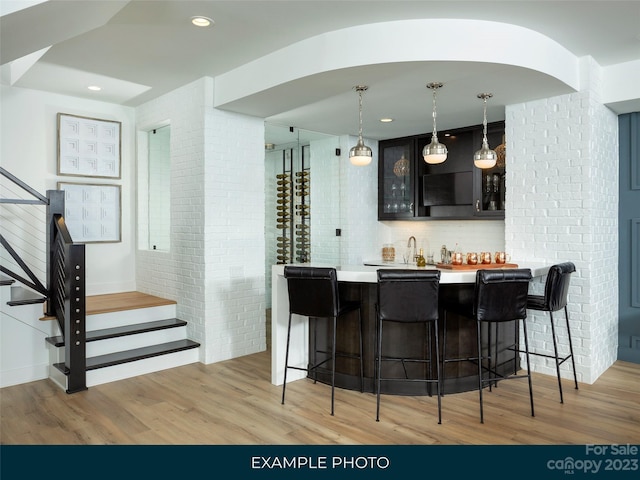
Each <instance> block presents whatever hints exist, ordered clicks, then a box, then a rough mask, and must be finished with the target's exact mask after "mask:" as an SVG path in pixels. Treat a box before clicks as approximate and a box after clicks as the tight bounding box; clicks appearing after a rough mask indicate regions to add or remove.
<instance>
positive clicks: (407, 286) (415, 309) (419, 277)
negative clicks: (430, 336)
mask: <svg viewBox="0 0 640 480" xmlns="http://www.w3.org/2000/svg"><path fill="white" fill-rule="evenodd" d="M439 286H440V271H439V270H394V269H389V270H387V269H384V270H382V269H381V270H378V315H379V316H380V319H381V320H386V321H395V322H425V321H435V320H437V319H438V291H439Z"/></svg>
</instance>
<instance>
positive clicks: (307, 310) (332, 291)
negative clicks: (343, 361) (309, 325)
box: [282, 265, 364, 415]
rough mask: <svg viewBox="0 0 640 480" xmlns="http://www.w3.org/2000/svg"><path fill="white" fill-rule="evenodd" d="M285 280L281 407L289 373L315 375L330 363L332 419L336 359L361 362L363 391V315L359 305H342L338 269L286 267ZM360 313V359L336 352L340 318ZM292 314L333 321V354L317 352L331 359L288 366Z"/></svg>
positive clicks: (315, 319) (352, 302)
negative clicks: (286, 322)
mask: <svg viewBox="0 0 640 480" xmlns="http://www.w3.org/2000/svg"><path fill="white" fill-rule="evenodd" d="M284 276H285V278H286V279H287V289H288V294H289V325H288V327H287V347H286V354H285V362H284V363H285V368H284V383H283V385H282V404H284V397H285V389H286V386H287V371H288V370H289V369H294V370H302V371H306V372H307V373H309V372H311V371H316V369H319V367H321V366H322V365H324V364H325V363H327V362H331V368H330V372H331V415H333V413H334V399H335V375H336V356H342V357H349V358H358V359H359V360H360V391H363V390H364V384H363V381H364V365H363V358H362V312H361V308H360V302H358V301H342V300H341V299H340V295H339V292H338V281H337V276H336V269H335V268H320V267H298V266H288V265H287V266H285V267H284ZM353 310H358V321H359V326H358V327H359V343H360V345H359V347H360V351H359V355H353V354H347V353H343V352H339V353H337V352H336V331H337V326H338V322H337V320H338V317H340V316H342V315H344V314H346V313H348V312H351V311H353ZM293 314H297V315H303V316H306V317H309V321H310V322H317V321H318V320H319V319H321V318H331V319H332V320H333V324H332V334H333V340H332V342H331V351H324V350H317V349H316V350H315V353H321V354H324V355H328V356H327V358H325V359H323V360H322V361H320V362H316V363H314V364H313V365H309V364H307V366H306V367H299V366H292V365H289V344H290V340H291V317H292V315H293Z"/></svg>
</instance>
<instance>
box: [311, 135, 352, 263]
mask: <svg viewBox="0 0 640 480" xmlns="http://www.w3.org/2000/svg"><path fill="white" fill-rule="evenodd" d="M310 146H311V172H310V174H311V186H312V188H311V191H310V194H311V195H310V196H311V199H310V200H311V254H312V257H311V258H312V260H313V262H317V263H329V264H335V263H336V262H339V259H340V243H341V241H342V237H336V228H341V227H342V224H341V220H340V216H341V215H340V193H339V192H340V190H342V188H341V185H340V181H341V179H340V169H341V167H340V166H341V164H342V162H343V161H344V160H343V157H337V156H336V154H335V151H336V148H340V141H339V138H338V137H331V138H327V139H324V140H316V141H314V142H311V145H310Z"/></svg>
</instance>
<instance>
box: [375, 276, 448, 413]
mask: <svg viewBox="0 0 640 480" xmlns="http://www.w3.org/2000/svg"><path fill="white" fill-rule="evenodd" d="M439 286H440V271H439V270H394V269H381V270H378V303H377V306H376V307H377V308H376V310H377V317H378V325H377V329H376V336H377V348H376V355H375V356H376V370H375V377H376V379H375V380H376V393H377V407H376V421H380V384H381V380H385V381H394V380H396V381H398V380H401V381H412V382H425V383H427V385H428V386H429V394H430V393H431V390H430V386H431V384H432V383H435V384H436V385H437V393H438V423H442V412H441V390H440V361H439V358H440V351H439V346H438V345H439V340H438V293H439ZM385 322H397V323H405V324H406V323H424V324H425V325H426V327H427V328H426V342H427V346H428V348H427V350H428V353H427V358H398V357H392V356H384V355H383V354H382V339H383V336H384V334H383V328H382V327H383V324H384V323H385ZM432 335H433V338H434V340H433V343H434V344H435V358H433V355H432V351H431V344H432V338H431V336H432ZM383 361H395V362H401V364H402V368H403V370H404V378H397V377H392V378H383V377H382V362H383ZM407 362H410V363H421V364H426V365H429V369H430V370H431V374H430V375H428V377H427V378H409V376H408V373H407V369H406V363H407ZM434 365H435V367H436V376H435V377H436V378H433V366H434Z"/></svg>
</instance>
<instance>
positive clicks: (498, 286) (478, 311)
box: [443, 268, 534, 423]
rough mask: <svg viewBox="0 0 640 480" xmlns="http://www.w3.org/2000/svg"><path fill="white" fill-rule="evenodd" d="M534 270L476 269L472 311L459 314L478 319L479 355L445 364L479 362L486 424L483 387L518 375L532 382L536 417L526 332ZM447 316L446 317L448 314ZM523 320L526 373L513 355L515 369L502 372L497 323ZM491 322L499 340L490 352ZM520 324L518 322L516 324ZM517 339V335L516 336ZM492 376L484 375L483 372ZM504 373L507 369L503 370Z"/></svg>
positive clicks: (459, 311)
mask: <svg viewBox="0 0 640 480" xmlns="http://www.w3.org/2000/svg"><path fill="white" fill-rule="evenodd" d="M531 278H532V277H531V270H529V269H528V268H527V269H524V268H523V269H496V270H478V271H477V272H476V282H475V288H474V298H473V303H472V305H471V310H470V313H469V310H468V309H467V308H465V306H463V307H462V308H459V309H458V310H457V313H459V314H461V315H465V313H467V315H465V316H466V317H468V318H471V319H474V320H475V321H476V335H477V356H476V357H471V358H460V359H447V358H443V365H444V363H445V362H447V361H463V360H466V361H472V362H474V363H477V364H478V392H479V397H480V423H484V408H483V407H484V405H483V390H484V388H485V387H486V386H489V388H491V386H492V385H494V384H497V382H498V381H501V380H511V379H516V378H527V379H528V382H529V402H530V403H531V416H532V417H533V416H534V409H533V388H532V385H531V369H530V365H529V338H528V335H527V323H526V318H527V296H528V290H529V282H530V281H531ZM445 318H446V317H445ZM520 320H522V325H523V333H524V345H525V355H526V359H527V374H526V375H518V374H517V370H516V367H517V361H516V360H517V358H515V357H514V359H513V362H514V372H513V373H512V374H508V373H500V372H498V371H497V356H498V355H497V353H498V352H497V350H498V333H497V328H498V325H499V324H501V323H504V322H511V321H515V322H519V321H520ZM482 324H487V328H486V331H487V335H488V339H487V342H486V344H487V350H486V351H487V354H486V356H484V355H483V350H482V344H483V338H482ZM491 324H495V326H496V339H495V342H493V343H495V345H493V347H494V349H495V351H494V354H493V355H492V354H491V349H492V342H491V335H490V333H491ZM516 327H517V323H516ZM516 338H517V337H516ZM505 350H511V351H513V350H514V347H507V348H505ZM516 355H517V354H516ZM485 372H488V374H489V376H488V377H487V378H485V375H484V373H485ZM503 372H504V370H503Z"/></svg>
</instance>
